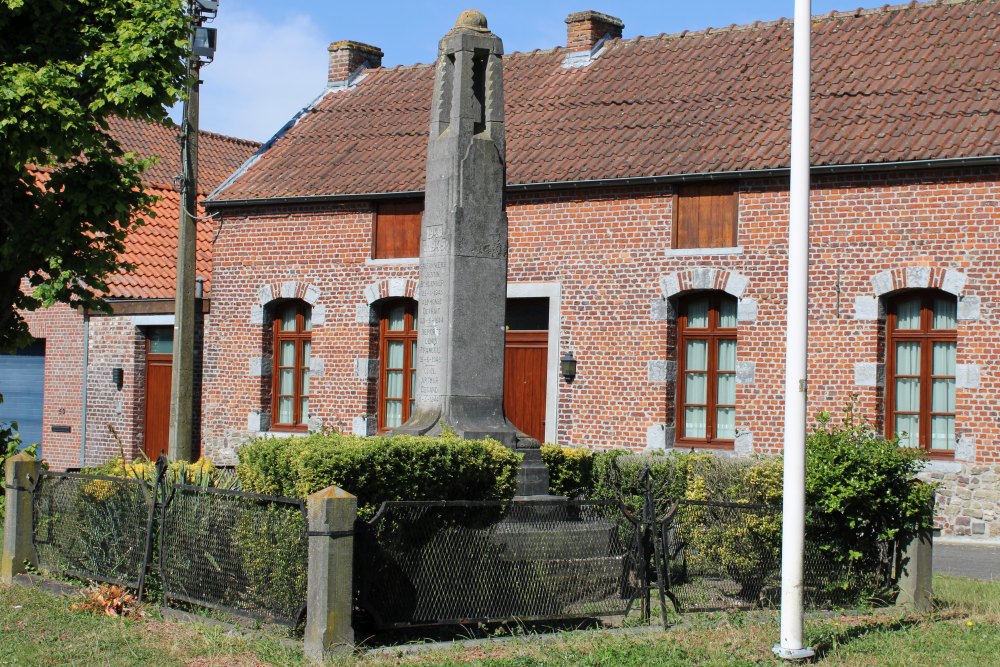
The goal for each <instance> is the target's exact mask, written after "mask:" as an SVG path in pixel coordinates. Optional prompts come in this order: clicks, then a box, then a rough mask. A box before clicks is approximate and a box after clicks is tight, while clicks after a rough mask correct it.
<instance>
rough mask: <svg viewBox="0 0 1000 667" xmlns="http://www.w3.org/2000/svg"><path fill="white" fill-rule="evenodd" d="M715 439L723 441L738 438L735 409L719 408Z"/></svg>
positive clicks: (716, 415)
mask: <svg viewBox="0 0 1000 667" xmlns="http://www.w3.org/2000/svg"><path fill="white" fill-rule="evenodd" d="M715 437H717V438H720V439H722V440H733V439H735V438H736V409H735V408H719V409H718V410H716V411H715Z"/></svg>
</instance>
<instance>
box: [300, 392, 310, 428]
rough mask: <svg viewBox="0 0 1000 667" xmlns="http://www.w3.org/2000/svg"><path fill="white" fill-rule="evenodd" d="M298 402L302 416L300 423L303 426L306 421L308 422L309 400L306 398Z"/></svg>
mask: <svg viewBox="0 0 1000 667" xmlns="http://www.w3.org/2000/svg"><path fill="white" fill-rule="evenodd" d="M300 400H301V401H302V413H301V414H302V419H301V423H303V424H305V423H306V422H307V421H309V399H308V398H302V399H300Z"/></svg>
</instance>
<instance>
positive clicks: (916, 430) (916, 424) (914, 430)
mask: <svg viewBox="0 0 1000 667" xmlns="http://www.w3.org/2000/svg"><path fill="white" fill-rule="evenodd" d="M896 435H898V436H899V446H900V447H919V446H920V439H919V438H920V417H918V416H917V415H896Z"/></svg>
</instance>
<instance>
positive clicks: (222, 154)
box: [109, 117, 260, 195]
mask: <svg viewBox="0 0 1000 667" xmlns="http://www.w3.org/2000/svg"><path fill="white" fill-rule="evenodd" d="M109 127H110V130H111V136H113V137H114V138H115V139H117V140H118V143H120V144H121V145H122V148H124V149H125V150H128V151H133V152H135V153H138V154H139V155H142V156H144V157H151V156H154V155H155V156H156V157H158V158H159V162H158V163H157V164H154V165H153V166H152V167H150V168H149V169H147V170H146V173H145V174H144V175H143V181H144V182H145V183H146V184H147V185H153V186H157V187H160V188H165V189H168V190H170V189H174V187H175V179H176V178H177V176H179V175H180V173H181V147H180V143H179V141H178V137H179V135H180V128H179V127H178V126H176V125H175V126H173V127H169V126H167V125H157V124H155V123H144V122H142V121H138V120H128V119H125V118H118V117H113V118H111V119H109ZM258 148H260V144H259V143H257V142H254V141H247V140H245V139H235V138H233V137H227V136H225V135H222V134H216V133H214V132H205V131H202V132H201V133H200V134H199V141H198V185H199V187H198V192H199V194H203V195H204V194H208V193H209V192H211V191H212V190H214V189H215V188H216V187H218V185H219V184H220V183H222V182H223V181H224V180H226V179H227V178H228V177H229V176H230V174H232V173H233V172H234V171H236V170H237V169H239V167H240V165H242V164H243V163H244V162H245V161H246V159H247V158H249V157H250V156H251V155H253V153H254V151H256V150H257V149H258Z"/></svg>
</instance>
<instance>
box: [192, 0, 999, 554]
mask: <svg viewBox="0 0 1000 667" xmlns="http://www.w3.org/2000/svg"><path fill="white" fill-rule="evenodd" d="M998 12H1000V2H996V1H976V0H970V1H966V2H951V1H949V2H931V3H913V4H910V5H906V6H896V7H885V8H882V9H877V10H858V11H852V12H846V13H833V14H830V15H827V16H822V17H818V18H815V19H814V21H813V35H814V37H813V40H814V41H813V86H814V95H813V100H814V105H813V164H814V176H813V186H812V187H813V189H812V203H811V210H812V227H811V239H812V254H811V272H812V273H811V276H812V277H811V285H810V293H811V306H810V309H811V311H812V312H811V313H810V324H811V339H810V341H811V345H810V356H809V377H810V411H811V412H813V413H815V412H818V411H820V410H826V411H830V412H832V413H834V414H838V413H839V411H840V410H841V409H843V408H844V406H845V405H846V404H847V402H848V401H849V400H851V397H852V396H856V401H857V407H858V409H859V411H860V412H861V414H863V415H864V416H865V417H866V418H867V419H869V420H870V421H871V422H872V423H874V424H875V425H876V426H877V427H878V428H879V429H882V430H883V431H884V432H885V433H886V434H887V435H893V434H900V435H901V436H902V438H903V441H904V444H905V445H909V446H914V447H921V448H923V449H926V450H927V451H928V454H929V457H930V461H929V463H928V464H927V470H926V473H925V474H926V475H927V476H929V477H932V478H934V479H936V480H938V481H942V482H944V486H943V487H942V491H941V496H940V498H939V500H940V503H939V513H940V516H939V517H938V523H939V524H940V525H941V527H942V528H943V529H944V530H945V531H946V532H951V533H955V534H975V535H980V536H983V535H985V536H993V537H995V536H997V535H1000V517H998V516H997V514H998V512H997V508H996V498H997V494H998V492H1000V482H998V475H1000V384H998V383H1000V375H998V374H997V363H996V362H997V359H998V358H1000V335H998V334H1000V302H998V301H997V298H996V296H995V294H996V293H997V289H998V288H1000V211H998V209H997V204H998V201H1000V57H998V51H997V49H998V43H1000V22H998V21H997V20H996V17H997V15H998ZM566 22H567V25H568V35H567V46H566V47H563V48H553V49H547V50H537V51H532V52H530V53H513V54H509V55H507V56H505V57H504V76H505V84H504V85H505V94H506V131H507V141H508V144H507V156H508V163H507V182H508V187H507V213H508V216H509V221H510V262H509V278H508V283H509V286H508V304H507V328H508V333H507V356H506V359H507V367H506V370H505V377H506V387H507V391H506V397H505V405H506V409H507V412H508V415H509V416H510V417H511V419H512V421H514V422H515V423H516V424H517V425H518V426H519V427H520V428H521V429H522V430H524V431H526V432H528V433H529V434H531V435H534V436H536V437H538V438H540V439H542V440H545V441H550V442H559V443H561V444H564V445H578V446H590V447H628V448H632V449H664V448H684V449H688V448H695V449H700V448H705V449H709V450H711V451H715V452H718V453H720V454H722V455H735V456H748V455H754V454H769V453H777V452H779V451H780V448H781V443H782V390H783V352H784V350H783V342H784V336H785V331H784V326H783V322H784V298H785V296H784V295H785V289H786V288H785V272H786V263H787V262H786V258H787V240H786V239H787V224H788V220H787V211H788V134H789V109H790V85H791V84H790V82H791V36H792V30H791V28H792V26H791V23H790V22H788V21H778V22H775V23H766V24H761V23H757V24H754V25H750V26H732V27H729V28H723V29H710V30H705V31H700V32H686V33H682V34H676V35H659V36H654V37H637V38H634V39H622V38H621V34H622V22H621V21H619V20H618V19H615V18H613V17H609V16H606V15H603V14H599V13H596V12H581V13H578V14H573V15H571V16H570V17H569V18H568V19H567V21H566ZM501 37H502V35H501ZM381 56H382V52H381V51H380V50H379V49H377V48H375V47H371V46H368V45H364V44H359V43H357V42H336V43H334V44H331V46H330V67H329V77H328V79H329V80H328V81H327V84H326V89H325V91H324V93H323V95H321V96H320V97H319V98H318V99H317V100H316V101H315V102H314V103H313V104H311V105H310V106H309V107H307V108H306V109H305V110H304V111H303V112H302V113H300V114H299V115H298V116H297V117H296V118H295V119H293V122H290V123H289V124H288V125H287V126H286V128H284V129H283V130H282V132H280V133H279V134H278V135H276V137H275V138H274V139H272V140H271V141H270V142H268V143H267V144H266V145H265V146H264V147H263V148H262V149H261V150H260V151H259V152H258V153H257V154H256V155H255V156H254V157H253V158H252V159H251V160H250V161H249V162H248V163H247V164H246V165H244V167H243V168H241V169H240V170H239V171H238V172H237V173H236V174H234V175H233V177H231V178H230V179H229V180H228V181H227V182H226V183H225V184H223V186H222V187H220V188H219V189H218V190H217V191H216V192H215V193H214V194H213V195H212V196H211V197H210V198H209V200H208V201H207V203H206V207H207V209H208V210H209V211H210V212H212V213H213V214H216V215H217V218H216V232H215V233H216V235H217V239H216V242H215V246H214V250H213V258H212V266H213V268H212V277H213V297H212V318H213V323H215V322H223V323H225V325H224V326H221V325H220V326H214V325H213V326H211V327H209V329H208V333H207V342H206V346H205V373H204V398H203V405H202V409H203V414H202V442H203V445H204V448H205V451H206V452H207V453H208V454H210V455H211V456H213V457H214V458H216V459H218V460H220V461H222V462H231V461H233V460H234V458H235V452H236V450H237V449H238V447H239V446H240V444H241V443H243V442H245V441H246V439H247V438H249V437H252V436H256V435H260V434H267V433H270V434H273V435H275V436H279V435H282V434H287V433H290V432H301V431H305V430H308V429H319V428H332V429H337V430H340V431H342V432H353V433H356V434H362V435H372V434H375V433H378V432H381V431H384V430H386V429H388V428H390V427H392V426H394V425H398V424H399V423H400V422H401V421H404V420H405V419H406V417H407V415H408V411H409V399H410V397H411V395H410V386H411V383H412V377H413V366H414V359H413V349H414V347H415V345H414V342H413V341H414V338H415V336H416V326H415V323H414V319H415V318H416V317H418V316H419V301H420V290H419V260H418V257H417V256H418V255H419V227H420V212H421V209H422V201H421V196H422V189H423V187H424V161H425V156H426V150H427V131H428V114H429V107H430V95H431V88H432V74H433V68H432V66H430V65H414V66H409V67H395V68H382V67H381V66H380V60H381ZM570 355H572V357H573V358H574V359H575V360H576V362H577V366H576V375H575V377H573V378H571V379H570V378H565V377H563V376H562V375H561V373H560V359H561V358H562V357H564V356H570Z"/></svg>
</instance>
